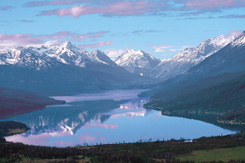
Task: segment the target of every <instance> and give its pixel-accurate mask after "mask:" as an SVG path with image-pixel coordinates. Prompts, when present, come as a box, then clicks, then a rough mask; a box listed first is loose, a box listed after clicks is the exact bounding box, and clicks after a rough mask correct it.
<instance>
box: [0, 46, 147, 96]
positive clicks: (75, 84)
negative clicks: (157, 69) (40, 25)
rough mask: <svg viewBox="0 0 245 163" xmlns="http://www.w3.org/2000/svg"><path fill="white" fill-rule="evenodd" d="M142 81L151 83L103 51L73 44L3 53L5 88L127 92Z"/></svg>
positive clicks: (0, 67)
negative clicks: (89, 50) (86, 48)
mask: <svg viewBox="0 0 245 163" xmlns="http://www.w3.org/2000/svg"><path fill="white" fill-rule="evenodd" d="M139 81H142V82H141V83H143V84H144V82H151V81H150V80H149V79H147V81H146V80H144V77H141V76H140V75H135V74H131V73H130V72H128V71H127V70H125V69H124V68H122V67H120V66H118V65H117V64H116V63H114V62H113V61H112V60H111V59H110V58H109V57H108V56H107V55H106V54H105V53H103V52H102V51H99V50H96V51H94V52H87V51H86V50H84V49H81V48H78V47H76V46H75V45H72V44H71V43H70V42H65V43H63V44H60V45H46V46H41V47H18V48H15V49H12V50H7V51H3V52H0V84H1V85H2V86H3V87H10V88H15V89H25V90H27V91H30V92H33V93H40V94H43V93H45V95H59V94H63V93H64V92H66V94H68V91H69V92H70V93H72V94H74V93H83V92H84V93H85V92H86V93H88V92H91V91H99V90H105V89H112V88H114V87H115V88H118V89H119V88H125V87H128V86H132V85H135V83H139ZM70 93H69V94H70Z"/></svg>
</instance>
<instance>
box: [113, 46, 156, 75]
mask: <svg viewBox="0 0 245 163" xmlns="http://www.w3.org/2000/svg"><path fill="white" fill-rule="evenodd" d="M115 63H116V64H118V65H119V66H122V67H124V68H125V69H126V70H128V71H129V72H131V73H134V74H139V75H141V76H147V77H150V76H151V73H150V72H151V71H152V69H153V68H154V67H155V66H156V65H158V64H159V63H160V60H158V59H156V58H154V57H153V56H152V55H150V54H149V53H147V52H144V51H142V50H132V49H130V50H129V49H128V50H127V51H126V52H125V53H123V54H122V55H120V56H119V57H118V58H117V59H116V60H115Z"/></svg>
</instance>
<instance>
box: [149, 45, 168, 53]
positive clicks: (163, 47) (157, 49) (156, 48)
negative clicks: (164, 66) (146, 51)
mask: <svg viewBox="0 0 245 163" xmlns="http://www.w3.org/2000/svg"><path fill="white" fill-rule="evenodd" d="M149 46H150V47H152V48H153V49H154V51H155V52H156V53H159V52H164V51H165V50H166V49H171V50H173V49H172V46H171V45H149Z"/></svg>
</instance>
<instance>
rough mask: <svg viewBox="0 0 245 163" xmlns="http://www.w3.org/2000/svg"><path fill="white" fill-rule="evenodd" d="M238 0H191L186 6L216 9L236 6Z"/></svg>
mask: <svg viewBox="0 0 245 163" xmlns="http://www.w3.org/2000/svg"><path fill="white" fill-rule="evenodd" d="M237 4H238V2H237V0H205V1H203V0H189V1H187V2H186V4H185V6H186V7H187V8H189V9H216V8H220V7H222V8H227V7H228V8H229V7H233V6H236V5H237Z"/></svg>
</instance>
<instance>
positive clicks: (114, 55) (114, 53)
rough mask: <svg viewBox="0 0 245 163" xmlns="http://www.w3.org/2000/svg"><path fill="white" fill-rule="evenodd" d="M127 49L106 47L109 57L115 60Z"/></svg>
mask: <svg viewBox="0 0 245 163" xmlns="http://www.w3.org/2000/svg"><path fill="white" fill-rule="evenodd" d="M124 52H125V50H123V49H106V50H105V53H106V54H107V56H108V57H110V58H111V59H112V60H115V59H116V58H117V57H119V56H120V55H121V54H123V53H124Z"/></svg>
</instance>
